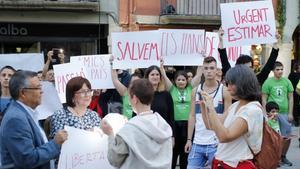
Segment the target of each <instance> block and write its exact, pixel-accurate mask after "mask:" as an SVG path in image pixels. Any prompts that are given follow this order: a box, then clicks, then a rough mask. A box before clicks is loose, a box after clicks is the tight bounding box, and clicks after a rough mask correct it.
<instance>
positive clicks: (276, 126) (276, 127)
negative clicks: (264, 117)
mask: <svg viewBox="0 0 300 169" xmlns="http://www.w3.org/2000/svg"><path fill="white" fill-rule="evenodd" d="M268 125H269V126H270V127H271V128H272V129H273V130H275V131H276V132H277V133H279V134H280V127H279V122H278V120H275V119H268Z"/></svg>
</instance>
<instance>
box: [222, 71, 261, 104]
mask: <svg viewBox="0 0 300 169" xmlns="http://www.w3.org/2000/svg"><path fill="white" fill-rule="evenodd" d="M225 81H226V83H229V84H233V85H235V86H236V93H235V96H236V97H237V98H238V99H243V100H247V101H259V100H260V98H261V92H260V85H259V83H258V80H257V78H256V75H255V74H254V72H253V70H251V69H250V68H249V67H247V66H245V65H235V67H233V68H231V69H229V71H228V72H227V73H226V76H225Z"/></svg>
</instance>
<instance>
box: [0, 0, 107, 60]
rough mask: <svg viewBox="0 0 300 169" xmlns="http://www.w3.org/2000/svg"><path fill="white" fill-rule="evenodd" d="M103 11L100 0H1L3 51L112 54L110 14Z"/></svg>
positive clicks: (0, 44) (0, 43)
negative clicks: (60, 50)
mask: <svg viewBox="0 0 300 169" xmlns="http://www.w3.org/2000/svg"><path fill="white" fill-rule="evenodd" d="M100 10H101V2H100V1H97V0H96V1H95V0H89V1H88V0H85V1H80V0H57V1H53V0H51V1H49V0H48V1H47V0H15V1H10V0H0V52H1V53H33V52H44V53H46V52H47V51H49V50H52V48H61V49H63V50H64V53H65V55H66V56H67V57H68V56H76V55H88V54H97V53H108V47H107V36H108V15H106V14H105V13H101V12H100ZM67 59H68V58H67Z"/></svg>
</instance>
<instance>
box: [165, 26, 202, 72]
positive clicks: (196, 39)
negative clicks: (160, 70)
mask: <svg viewBox="0 0 300 169" xmlns="http://www.w3.org/2000/svg"><path fill="white" fill-rule="evenodd" d="M204 32H205V31H204V30H187V29H160V30H159V35H160V49H161V56H163V57H164V64H165V65H191V66H193V65H200V64H202V62H203V58H204V57H203V55H202V53H201V52H202V51H203V50H204V38H205V35H204Z"/></svg>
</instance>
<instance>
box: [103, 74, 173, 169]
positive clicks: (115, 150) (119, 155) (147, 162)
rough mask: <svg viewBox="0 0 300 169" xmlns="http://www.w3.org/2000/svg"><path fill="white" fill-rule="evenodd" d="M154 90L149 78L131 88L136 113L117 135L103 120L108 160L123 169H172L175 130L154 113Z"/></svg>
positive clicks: (141, 80) (132, 103) (130, 97)
mask: <svg viewBox="0 0 300 169" xmlns="http://www.w3.org/2000/svg"><path fill="white" fill-rule="evenodd" d="M153 96H154V90H153V87H152V85H151V83H150V82H149V81H148V80H146V79H137V80H135V81H133V82H132V84H131V85H130V87H129V100H130V103H131V106H132V109H133V111H134V112H135V113H136V114H137V115H136V116H135V117H133V118H132V119H130V120H129V121H128V123H126V124H125V125H124V127H123V128H121V129H120V131H119V132H118V133H116V135H115V136H114V133H113V130H112V128H111V126H110V125H109V124H108V123H107V122H106V121H105V120H104V121H103V122H102V130H103V132H104V133H105V134H107V135H108V136H109V137H108V154H107V157H108V161H109V162H110V164H111V165H112V166H114V167H117V168H121V169H170V168H171V163H172V129H171V127H170V126H169V124H168V123H167V122H166V121H165V120H164V119H163V118H162V117H161V116H160V115H159V114H158V113H157V112H153V111H152V110H151V102H152V99H153Z"/></svg>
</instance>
